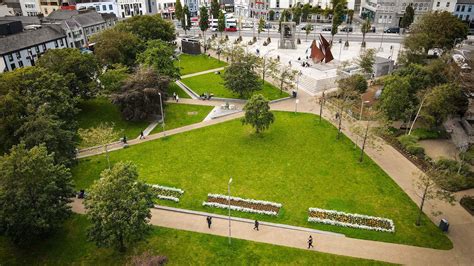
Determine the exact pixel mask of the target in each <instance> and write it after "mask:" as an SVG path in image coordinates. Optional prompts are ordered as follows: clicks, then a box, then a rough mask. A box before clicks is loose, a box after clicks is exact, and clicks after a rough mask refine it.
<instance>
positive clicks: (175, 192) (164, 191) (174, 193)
mask: <svg viewBox="0 0 474 266" xmlns="http://www.w3.org/2000/svg"><path fill="white" fill-rule="evenodd" d="M150 187H151V190H152V193H153V195H154V196H155V197H156V198H158V199H162V200H171V201H174V202H179V198H180V197H181V196H182V195H183V194H184V190H182V189H179V188H175V187H165V186H160V185H150Z"/></svg>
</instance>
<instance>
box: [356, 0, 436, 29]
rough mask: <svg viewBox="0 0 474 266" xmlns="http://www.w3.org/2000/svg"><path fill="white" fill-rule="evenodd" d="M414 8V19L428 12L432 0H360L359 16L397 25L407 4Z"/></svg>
mask: <svg viewBox="0 0 474 266" xmlns="http://www.w3.org/2000/svg"><path fill="white" fill-rule="evenodd" d="M410 4H411V5H412V6H413V9H414V10H415V20H417V19H418V18H419V17H420V16H421V15H423V14H425V13H427V12H430V11H431V9H432V6H433V2H432V0H415V1H410V0H362V3H361V9H360V16H361V17H364V18H365V17H368V18H370V20H371V21H373V23H374V24H377V25H384V26H399V25H400V21H401V19H402V17H403V14H405V9H406V7H407V6H408V5H410Z"/></svg>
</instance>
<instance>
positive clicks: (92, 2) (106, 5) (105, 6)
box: [76, 0, 120, 17]
mask: <svg viewBox="0 0 474 266" xmlns="http://www.w3.org/2000/svg"><path fill="white" fill-rule="evenodd" d="M88 8H93V9H95V11H97V12H98V13H113V14H115V15H116V16H117V17H119V16H120V13H119V10H118V5H117V1H116V0H76V9H77V10H83V9H88Z"/></svg>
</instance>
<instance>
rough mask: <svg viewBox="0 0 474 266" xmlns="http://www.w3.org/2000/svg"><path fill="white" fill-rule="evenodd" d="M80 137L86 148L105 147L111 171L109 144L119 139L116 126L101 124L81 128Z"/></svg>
mask: <svg viewBox="0 0 474 266" xmlns="http://www.w3.org/2000/svg"><path fill="white" fill-rule="evenodd" d="M79 137H80V138H81V140H82V143H83V145H84V146H85V147H94V146H98V145H100V146H103V147H104V151H105V157H106V159H107V165H108V167H109V169H110V160H109V150H108V149H107V147H108V144H109V143H111V142H113V141H117V140H118V139H119V132H117V131H115V129H114V125H113V124H112V125H109V124H107V123H100V124H99V125H98V126H97V127H92V128H86V129H84V128H79Z"/></svg>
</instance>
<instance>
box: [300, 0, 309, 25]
mask: <svg viewBox="0 0 474 266" xmlns="http://www.w3.org/2000/svg"><path fill="white" fill-rule="evenodd" d="M310 12H311V5H310V4H309V3H306V4H304V5H303V8H302V9H301V20H302V21H303V22H307V21H308V16H309V13H310Z"/></svg>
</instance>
